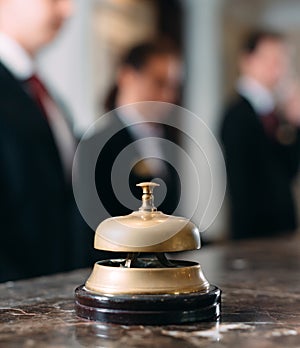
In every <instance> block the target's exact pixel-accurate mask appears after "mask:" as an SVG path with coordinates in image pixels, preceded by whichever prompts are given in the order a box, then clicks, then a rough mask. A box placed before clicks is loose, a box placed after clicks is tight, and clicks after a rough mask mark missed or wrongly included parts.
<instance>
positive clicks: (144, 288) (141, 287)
mask: <svg viewBox="0 0 300 348" xmlns="http://www.w3.org/2000/svg"><path fill="white" fill-rule="evenodd" d="M125 262H126V260H125V259H124V260H123V259H118V260H106V261H100V262H97V263H95V265H94V269H93V272H92V274H91V275H90V277H89V279H88V280H87V282H86V284H85V288H86V289H87V290H88V291H91V292H95V293H97V294H104V295H121V294H122V295H126V294H128V295H129V294H130V295H134V294H136V295H141V294H183V293H192V292H199V291H203V292H204V293H205V292H207V291H208V289H209V283H208V282H207V280H206V279H205V277H204V275H203V273H202V270H201V266H200V265H199V264H197V263H196V262H189V261H178V260H177V261H175V260H171V262H172V263H173V264H175V265H176V267H172V268H169V267H164V268H161V267H159V263H158V262H156V261H155V260H152V259H141V260H140V263H141V267H140V268H138V267H136V268H126V267H125Z"/></svg>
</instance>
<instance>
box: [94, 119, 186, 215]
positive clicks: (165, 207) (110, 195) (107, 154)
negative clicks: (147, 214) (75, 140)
mask: <svg viewBox="0 0 300 348" xmlns="http://www.w3.org/2000/svg"><path fill="white" fill-rule="evenodd" d="M130 127H135V126H134V125H133V126H130ZM117 128H118V129H121V130H120V131H119V132H117V133H116V132H115V130H116V129H117ZM115 133H116V134H115ZM164 133H165V138H167V139H169V140H171V141H174V142H178V141H177V134H175V130H174V129H173V128H172V127H166V128H165V132H164ZM95 137H99V138H103V139H108V141H107V142H106V144H105V145H104V147H103V148H102V151H101V152H100V154H99V157H98V160H97V165H96V171H95V178H96V187H97V191H98V194H99V197H100V199H101V201H102V204H103V205H104V207H105V209H106V210H107V212H108V213H109V214H110V215H111V216H119V215H127V214H129V213H131V212H132V210H137V209H138V208H139V206H138V205H137V206H135V207H132V208H130V207H126V206H125V205H124V204H123V203H124V202H121V201H120V197H118V193H117V194H116V193H115V192H114V188H113V187H112V183H111V173H112V168H113V165H114V163H115V161H116V158H117V156H118V155H119V154H120V153H121V151H122V150H123V149H125V148H126V147H127V146H128V145H130V144H131V143H133V142H134V140H135V139H133V137H132V133H131V132H130V131H129V127H125V126H124V125H123V124H122V123H121V121H120V119H119V118H118V116H117V115H116V114H115V113H114V114H112V116H111V119H110V122H109V124H107V125H106V126H105V127H104V128H103V129H102V130H101V131H100V132H98V133H97V134H96V135H94V139H93V138H91V139H89V142H90V143H91V146H93V145H92V144H93V141H95ZM138 154H139V150H138V149H137V148H136V147H135V146H133V148H132V149H131V151H129V157H128V162H127V163H126V165H125V167H124V168H123V169H124V170H122V169H121V171H120V173H119V175H120V178H124V175H125V173H126V172H127V171H128V170H129V169H132V170H131V172H130V175H129V182H128V180H126V181H124V182H125V183H126V184H127V185H128V184H129V188H130V190H131V192H132V194H133V196H135V197H136V198H137V199H138V200H139V201H140V202H141V197H142V190H141V188H139V187H136V184H138V183H140V182H143V181H149V180H152V179H153V178H154V177H153V175H152V174H150V173H149V172H147V170H146V169H145V168H144V166H143V161H142V162H140V163H138V164H137V165H136V166H134V165H133V163H134V162H135V160H136V159H137V156H138ZM164 163H165V168H166V171H165V172H164V175H163V177H162V178H161V179H162V180H164V182H165V183H166V186H167V194H166V196H165V199H164V200H163V202H162V203H161V204H160V205H159V206H158V207H157V208H158V209H159V210H162V211H163V212H164V213H167V214H172V212H173V211H174V210H175V209H176V207H177V205H178V200H179V193H180V180H179V177H178V174H177V172H176V170H175V168H173V166H171V165H170V164H168V163H166V162H164ZM144 169H145V170H144ZM157 190H159V189H157ZM157 194H159V192H157ZM125 204H126V202H125ZM140 205H141V204H140ZM99 216H100V212H99Z"/></svg>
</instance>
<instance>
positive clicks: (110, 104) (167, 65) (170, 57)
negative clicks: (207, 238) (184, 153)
mask: <svg viewBox="0 0 300 348" xmlns="http://www.w3.org/2000/svg"><path fill="white" fill-rule="evenodd" d="M181 83H182V61H181V58H180V55H179V53H178V51H177V49H176V48H175V47H174V46H173V45H172V44H170V43H161V42H156V43H152V42H150V43H144V44H140V45H138V46H136V47H133V48H132V49H131V50H130V51H129V52H128V53H127V54H126V56H125V58H124V60H123V62H122V63H121V64H120V67H119V73H118V76H117V83H116V86H115V87H114V88H113V91H112V93H110V94H109V97H108V100H107V102H106V107H107V109H108V110H113V109H114V108H117V109H116V110H114V111H113V112H111V113H110V116H109V121H108V124H105V125H104V126H103V128H102V129H101V130H100V132H99V133H98V134H97V135H96V137H99V138H100V139H107V140H108V141H107V143H106V144H105V146H104V147H103V148H102V151H101V153H100V155H99V158H98V162H97V166H96V172H95V178H96V186H97V190H98V194H99V198H100V199H101V201H102V203H103V205H104V207H105V209H106V210H107V212H108V213H109V215H111V216H116V215H125V214H128V213H130V212H132V210H136V209H138V208H139V206H138V205H137V204H139V203H138V202H137V201H136V203H137V204H134V203H133V204H131V203H130V201H131V197H130V196H131V195H133V196H134V197H136V199H137V200H141V195H142V192H141V189H140V188H138V187H136V184H138V183H139V182H142V181H150V180H152V179H154V178H159V179H161V180H162V181H163V182H164V184H165V187H161V188H160V190H157V191H158V192H156V194H155V195H156V198H157V199H156V203H158V209H159V210H162V211H163V212H164V213H167V214H172V213H173V211H174V210H175V209H176V207H177V205H178V200H179V197H180V179H179V177H178V174H177V172H176V164H174V163H176V160H178V159H174V161H175V162H174V161H173V164H170V163H168V161H170V160H171V157H172V155H174V153H171V151H169V150H170V149H169V148H168V146H167V144H166V142H164V141H170V142H172V143H178V130H176V129H175V128H173V127H170V126H167V125H165V124H164V119H165V118H166V117H167V116H169V115H168V111H169V107H168V104H158V105H155V103H153V104H151V103H150V104H147V102H149V101H151V102H152V101H154V102H165V103H178V100H179V94H180V88H181ZM143 102H146V103H143ZM171 116H173V115H171ZM173 117H174V116H173ZM135 123H136V124H135ZM116 129H118V130H119V131H117V132H116ZM90 141H91V142H92V141H93V140H92V139H91V140H90ZM122 151H125V153H124V152H123V154H124V156H127V157H126V160H124V159H123V162H122V160H121V159H120V163H121V164H119V171H117V170H115V171H114V170H113V168H114V165H116V163H117V162H118V161H117V159H118V156H119V155H120V156H121V157H122ZM124 158H125V157H124ZM171 162H172V160H171ZM177 169H178V168H177ZM126 175H129V177H126ZM114 183H115V187H114V186H113V185H114ZM121 183H123V184H121ZM124 186H125V190H124V192H125V191H126V189H127V188H128V191H127V193H126V194H124V195H123V196H122V193H121V192H120V190H122V188H124ZM162 191H164V192H165V193H166V194H165V197H164V198H163V197H161V199H160V197H159V196H160V192H162ZM118 196H119V197H118ZM120 197H122V199H121V200H120Z"/></svg>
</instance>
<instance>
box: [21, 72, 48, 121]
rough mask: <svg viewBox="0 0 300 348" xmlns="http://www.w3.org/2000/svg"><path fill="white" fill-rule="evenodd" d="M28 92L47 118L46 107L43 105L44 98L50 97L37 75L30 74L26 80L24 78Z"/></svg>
mask: <svg viewBox="0 0 300 348" xmlns="http://www.w3.org/2000/svg"><path fill="white" fill-rule="evenodd" d="M26 83H27V86H28V88H29V92H30V93H31V95H32V96H33V98H34V100H35V102H36V103H37V105H38V106H39V108H40V110H41V111H42V113H43V114H44V116H45V117H46V118H47V108H46V106H45V103H46V100H49V99H51V97H50V95H49V93H48V91H47V89H46V87H45V86H44V84H43V83H42V82H41V80H40V79H39V78H38V77H37V75H32V76H31V77H30V78H29V79H28V80H26Z"/></svg>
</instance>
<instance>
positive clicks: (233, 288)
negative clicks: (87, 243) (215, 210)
mask: <svg viewBox="0 0 300 348" xmlns="http://www.w3.org/2000/svg"><path fill="white" fill-rule="evenodd" d="M179 256H180V257H179V258H181V259H189V260H196V261H198V262H200V263H201V266H202V268H203V271H204V274H205V276H206V278H207V279H208V280H209V281H210V282H211V283H212V284H215V285H217V286H218V287H220V288H221V289H222V291H223V294H222V316H221V319H220V320H219V321H218V322H211V323H195V324H190V325H171V326H121V325H114V324H104V323H95V322H91V321H88V320H84V319H81V318H78V317H77V316H76V315H75V312H74V299H73V296H74V289H75V288H76V287H77V286H78V285H80V284H82V283H84V282H85V279H86V278H87V276H88V275H89V273H90V270H78V271H74V272H70V273H66V274H58V275H54V276H48V277H40V278H36V279H31V280H25V281H18V282H8V283H3V284H0V347H5V348H10V347H43V348H48V347H107V348H117V347H122V348H123V347H137V348H138V347H143V348H145V347H152V348H155V347H164V348H168V347H172V348H177V347H184V348H192V347H207V348H209V347H231V348H235V347H243V348H248V347H249V348H250V347H251V348H253V347H256V348H269V347H300V239H299V238H293V239H285V240H284V239H275V240H272V239H270V240H256V241H254V240H253V241H244V242H235V243H230V244H226V245H219V246H207V247H204V248H202V249H201V250H200V251H196V252H192V253H184V254H181V255H179Z"/></svg>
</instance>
